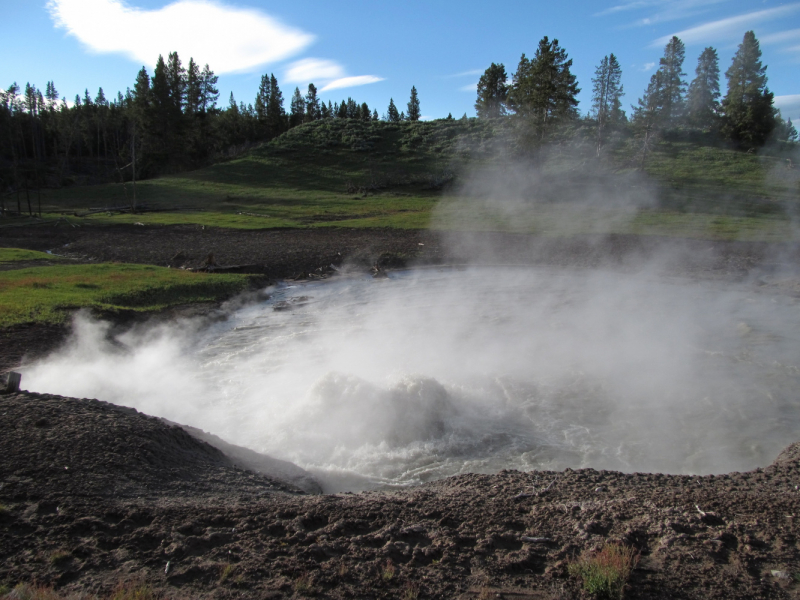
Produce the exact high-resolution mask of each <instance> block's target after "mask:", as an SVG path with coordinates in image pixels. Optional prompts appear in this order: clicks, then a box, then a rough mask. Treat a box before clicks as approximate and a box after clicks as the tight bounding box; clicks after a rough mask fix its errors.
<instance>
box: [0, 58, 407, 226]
mask: <svg viewBox="0 0 800 600" xmlns="http://www.w3.org/2000/svg"><path fill="white" fill-rule="evenodd" d="M217 82H218V77H217V76H216V75H215V74H214V72H213V71H212V70H211V69H210V67H209V65H205V66H204V67H202V68H201V67H200V66H199V65H198V64H197V63H196V62H195V61H194V59H193V58H190V59H189V63H188V64H187V65H185V66H184V65H183V63H182V61H181V59H180V57H179V56H178V53H177V52H172V53H170V54H169V55H168V56H167V58H166V59H164V57H163V56H159V57H158V61H157V62H156V65H155V68H154V69H153V74H152V76H151V75H150V74H149V73H148V70H147V69H146V68H145V67H142V68H141V70H140V71H139V72H138V74H137V76H136V79H135V81H134V83H133V87H132V88H128V89H127V90H126V92H125V93H124V94H123V93H121V92H118V93H117V96H116V97H112V98H110V99H109V98H107V97H106V95H105V92H104V91H103V88H100V89H99V90H98V92H97V94H96V95H95V96H94V97H92V96H91V95H90V94H89V91H88V90H86V91H85V93H84V95H83V96H80V95H76V96H75V99H74V101H73V102H72V103H68V102H67V99H66V98H62V97H60V94H59V93H58V91H57V89H56V86H55V83H54V82H53V81H48V82H47V84H46V87H45V92H44V94H42V92H41V91H40V90H39V89H37V88H36V86H35V85H31V84H30V83H28V84H26V85H25V89H24V90H21V89H20V87H19V86H18V85H17V84H16V83H14V84H12V85H11V86H9V87H8V88H7V89H6V90H0V197H3V198H5V197H6V196H8V195H9V194H16V196H17V204H18V210H20V211H21V210H22V207H21V206H20V202H21V200H20V198H21V197H24V198H25V200H26V201H27V203H28V209H29V212H31V211H32V208H31V194H32V193H33V194H34V195H36V193H37V191H38V190H39V189H40V188H42V187H58V186H61V185H69V184H70V183H71V182H74V181H76V180H78V181H110V180H116V181H126V182H127V181H133V182H134V184H135V181H136V180H139V179H142V178H147V177H151V176H154V175H158V174H161V173H166V172H175V171H180V170H184V169H188V168H193V167H197V166H200V165H202V164H205V163H207V162H209V161H211V160H214V159H217V158H219V157H221V156H225V155H228V154H232V153H235V152H237V151H239V150H241V149H242V148H244V147H248V146H249V145H252V144H257V143H260V142H264V141H267V140H270V139H272V138H274V137H276V136H278V135H281V134H282V133H284V132H285V131H287V130H289V129H291V128H293V127H297V126H298V125H301V124H303V123H308V122H311V121H316V120H320V119H334V118H338V119H360V120H366V121H370V120H378V119H380V118H381V117H379V115H378V111H377V110H376V109H374V108H370V107H369V106H368V105H367V103H366V102H362V103H358V102H357V101H356V100H354V99H353V98H347V99H345V100H342V101H341V102H334V103H331V101H328V102H327V103H326V102H324V101H323V100H322V99H321V98H320V97H319V92H318V90H317V88H316V86H315V85H314V84H313V83H310V84H309V85H308V89H307V91H306V93H305V94H301V92H300V89H299V88H295V90H294V93H293V94H292V96H291V98H290V100H289V107H288V108H289V109H288V111H287V110H286V107H285V101H284V96H283V92H282V91H281V89H280V87H279V85H278V81H277V79H276V77H275V75H274V74H269V75H266V74H265V75H263V76H262V77H261V83H260V85H259V87H258V91H257V93H256V96H255V99H254V101H253V102H252V103H247V104H245V103H244V102H237V101H236V99H235V98H234V96H233V93H231V95H230V98H229V101H228V105H227V106H226V107H220V106H218V104H217V103H218V101H219V95H220V94H219V89H218V87H217ZM419 118H420V102H419V96H418V93H417V90H416V88H415V87H412V88H411V97H410V100H409V102H408V107H407V112H405V111H404V112H402V113H401V112H398V110H397V107H396V105H395V103H394V100H393V99H392V100H390V102H389V107H388V109H387V112H386V113H385V114H384V115H383V119H384V120H387V121H401V120H410V121H416V120H419ZM134 190H135V185H134Z"/></svg>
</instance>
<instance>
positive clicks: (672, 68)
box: [658, 36, 686, 125]
mask: <svg viewBox="0 0 800 600" xmlns="http://www.w3.org/2000/svg"><path fill="white" fill-rule="evenodd" d="M685 59H686V47H685V46H684V44H683V42H682V41H681V40H680V38H679V37H677V36H672V39H671V40H670V41H669V42H667V45H666V46H665V48H664V56H663V57H661V59H660V61H659V63H660V67H659V68H658V70H659V71H660V72H661V74H662V77H661V86H662V87H661V92H660V93H661V98H660V104H661V119H662V121H663V122H664V123H665V124H670V125H672V124H675V123H676V122H677V121H678V120H679V119H681V118H682V117H683V113H684V109H685V106H684V105H685V100H684V94H685V92H686V82H685V81H684V79H683V78H684V77H685V76H686V73H684V72H683V61H684V60H685Z"/></svg>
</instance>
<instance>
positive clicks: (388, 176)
mask: <svg viewBox="0 0 800 600" xmlns="http://www.w3.org/2000/svg"><path fill="white" fill-rule="evenodd" d="M639 156H640V142H639V141H638V140H636V139H634V138H632V137H624V136H623V137H621V138H619V139H617V140H616V141H615V143H614V144H613V145H612V146H609V148H608V149H607V150H606V151H605V153H604V156H603V157H602V158H601V159H597V158H596V154H595V148H594V143H593V131H592V130H591V128H590V127H588V126H586V125H578V126H576V127H574V128H573V129H572V130H570V131H568V132H565V133H564V134H563V136H562V138H561V139H559V140H557V141H555V142H554V143H553V144H551V145H549V146H548V147H547V148H546V149H543V150H537V151H525V150H524V149H522V148H521V144H520V133H519V131H517V130H515V128H514V122H513V121H512V120H510V119H500V120H488V121H487V120H477V119H465V120H439V121H431V122H417V123H410V122H403V123H385V122H363V121H354V120H344V119H332V120H325V121H317V122H314V123H309V124H306V125H303V126H300V127H297V128H294V129H292V130H290V131H289V132H287V133H286V134H284V135H282V136H280V137H279V138H277V139H275V140H272V141H271V142H269V143H266V144H263V145H261V146H260V147H257V148H255V149H252V150H250V151H249V152H247V153H244V154H242V155H240V156H237V157H236V158H233V159H231V160H228V161H225V162H221V163H217V164H214V165H212V166H209V167H207V168H204V169H200V170H197V171H193V172H188V173H182V174H179V175H173V176H165V177H161V178H158V179H153V180H148V181H141V182H139V183H137V186H136V187H137V197H138V202H139V204H143V205H146V206H147V208H148V211H147V212H144V213H140V214H135V215H132V214H126V213H119V212H117V211H113V210H112V211H101V212H92V213H87V211H88V209H100V208H105V207H111V208H113V207H118V206H126V205H128V204H129V202H130V199H131V195H132V191H133V190H132V186H131V184H130V183H128V184H126V185H122V184H112V185H97V186H87V187H73V188H64V189H61V190H55V191H48V192H46V193H44V194H43V200H42V201H43V207H44V208H43V211H44V212H45V213H47V216H48V217H49V218H54V217H59V216H63V215H65V214H66V215H70V214H74V213H77V214H78V215H81V216H80V217H79V218H80V222H81V223H83V224H89V223H96V224H111V223H132V222H141V223H144V224H173V223H187V222H190V223H197V224H203V225H208V226H221V227H237V228H264V227H328V226H339V227H401V228H425V227H428V226H430V225H431V224H433V226H435V227H456V228H466V229H514V230H519V231H530V232H535V233H540V234H550V235H569V234H575V233H584V232H587V231H595V230H596V224H597V215H595V214H594V213H593V212H592V211H600V212H601V213H603V215H604V216H605V217H607V216H608V215H607V213H609V211H610V212H614V211H619V210H621V209H620V206H618V203H615V202H613V201H610V202H608V203H607V205H606V206H597V205H595V206H593V207H592V209H591V210H580V211H576V210H575V203H574V200H575V199H576V198H577V199H580V198H584V197H586V196H587V195H591V194H593V193H595V192H596V190H597V189H598V188H599V189H602V190H604V193H605V194H606V196H609V197H612V198H611V199H612V200H613V195H614V194H617V191H618V193H619V195H620V196H625V198H626V199H627V200H626V204H625V206H624V211H625V218H624V219H611V220H610V221H609V220H608V219H605V221H604V222H609V223H611V225H610V231H613V232H619V233H641V234H662V235H677V236H687V237H713V238H727V239H733V238H741V239H765V240H768V239H769V240H775V239H787V238H788V237H791V236H792V235H793V231H794V229H793V228H792V227H791V216H792V215H794V214H795V212H797V208H798V207H799V206H800V205H798V198H799V197H800V183H799V181H800V169H790V168H787V165H788V164H790V163H787V158H789V159H790V160H792V164H797V163H800V160H798V159H797V151H796V149H795V150H794V155H792V154H791V150H787V149H786V148H784V149H783V150H781V151H780V152H778V151H776V150H772V151H765V152H762V153H759V154H747V153H744V152H741V151H737V150H733V149H730V148H726V147H722V146H719V145H714V144H713V143H710V142H708V141H705V140H703V139H690V138H689V137H688V136H684V138H681V137H680V136H679V135H673V136H672V137H671V138H667V139H664V140H662V141H660V142H658V143H656V144H655V145H654V146H653V148H652V151H651V153H650V154H649V156H648V159H647V161H646V163H645V169H644V176H642V174H641V173H639V172H638V167H639V163H640V160H639ZM482 171H485V172H486V173H493V174H494V175H493V176H495V177H497V178H498V181H500V183H499V184H498V185H495V186H493V187H490V188H488V189H484V188H483V187H482V186H480V185H478V186H473V185H471V183H473V179H474V176H475V174H476V173H478V172H482ZM498 173H499V174H498ZM530 173H535V177H533V178H532V179H531V182H530V183H529V184H526V185H527V188H526V190H525V194H527V196H525V198H523V200H525V202H527V204H525V203H523V204H524V207H525V208H524V210H523V211H522V214H521V213H520V211H519V210H516V211H515V212H514V214H513V218H512V219H508V218H497V216H496V215H493V214H487V211H489V212H491V211H492V210H494V209H496V208H497V207H498V204H497V202H498V201H502V196H503V194H504V193H505V192H506V190H505V189H504V183H503V177H511V178H513V177H518V178H519V177H520V176H522V177H527V176H528V174H530ZM520 174H522V175H520ZM542 181H545V182H546V185H545V184H541V182H542ZM615 190H616V191H615ZM481 194H484V195H487V196H492V198H491V199H492V201H493V203H494V204H493V205H492V207H488V206H487V205H482V206H481V207H480V208H478V209H476V208H475V204H474V202H471V200H474V197H475V196H476V195H477V196H480V195H481ZM637 194H638V196H637ZM443 198H444V199H445V202H441V200H442V199H443ZM462 198H468V199H469V200H470V202H466V203H461V202H460V200H461V199H462ZM7 201H8V200H7ZM12 202H13V199H12ZM23 203H24V202H23ZM518 204H519V203H518ZM631 206H633V207H634V208H635V211H634V213H635V214H631V210H630V209H631ZM501 212H502V211H501ZM433 215H435V218H434V219H433V220H432V216H433ZM451 217H453V218H451ZM68 218H69V217H68Z"/></svg>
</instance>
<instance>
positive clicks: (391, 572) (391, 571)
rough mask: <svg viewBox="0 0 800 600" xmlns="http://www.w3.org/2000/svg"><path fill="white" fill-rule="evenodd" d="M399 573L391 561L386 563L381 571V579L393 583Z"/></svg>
mask: <svg viewBox="0 0 800 600" xmlns="http://www.w3.org/2000/svg"><path fill="white" fill-rule="evenodd" d="M396 573H397V569H395V566H394V564H393V563H392V561H391V560H387V561H386V565H385V566H384V567H383V569H382V570H381V579H383V580H384V581H391V580H392V579H394V576H395V574H396Z"/></svg>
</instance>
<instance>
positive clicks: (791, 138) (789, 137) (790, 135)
mask: <svg viewBox="0 0 800 600" xmlns="http://www.w3.org/2000/svg"><path fill="white" fill-rule="evenodd" d="M786 141H787V142H796V141H797V129H795V127H794V125H793V124H792V120H791V119H786Z"/></svg>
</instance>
